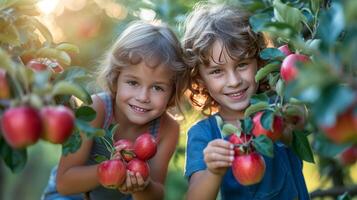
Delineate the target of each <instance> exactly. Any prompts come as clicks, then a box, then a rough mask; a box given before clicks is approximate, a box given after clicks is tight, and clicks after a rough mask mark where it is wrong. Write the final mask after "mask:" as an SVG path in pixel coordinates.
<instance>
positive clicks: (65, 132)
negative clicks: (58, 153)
mask: <svg viewBox="0 0 357 200" xmlns="http://www.w3.org/2000/svg"><path fill="white" fill-rule="evenodd" d="M40 114H41V118H42V123H43V133H42V138H43V139H44V140H47V141H49V142H51V143H54V144H62V143H63V142H65V141H66V140H67V139H68V137H69V136H70V135H71V134H72V132H73V128H74V114H73V112H72V110H71V109H69V108H67V107H65V106H46V107H43V108H42V109H41V112H40Z"/></svg>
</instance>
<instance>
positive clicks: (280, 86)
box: [275, 78, 285, 97]
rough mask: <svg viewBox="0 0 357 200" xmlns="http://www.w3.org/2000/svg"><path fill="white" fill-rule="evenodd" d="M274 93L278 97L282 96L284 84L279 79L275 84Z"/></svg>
mask: <svg viewBox="0 0 357 200" xmlns="http://www.w3.org/2000/svg"><path fill="white" fill-rule="evenodd" d="M275 91H276V93H277V94H278V95H279V97H283V96H284V91H285V84H284V81H283V80H281V79H280V78H279V80H278V82H277V83H276V86H275Z"/></svg>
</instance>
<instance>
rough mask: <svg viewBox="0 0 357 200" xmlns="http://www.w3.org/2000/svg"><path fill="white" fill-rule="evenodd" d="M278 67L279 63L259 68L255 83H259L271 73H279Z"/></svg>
mask: <svg viewBox="0 0 357 200" xmlns="http://www.w3.org/2000/svg"><path fill="white" fill-rule="evenodd" d="M280 65H281V63H280V62H272V63H269V64H267V65H265V66H264V67H263V68H260V69H259V70H258V72H257V74H256V75H255V82H259V81H260V80H262V79H263V78H265V77H266V76H267V75H268V74H269V73H271V72H274V71H279V69H280Z"/></svg>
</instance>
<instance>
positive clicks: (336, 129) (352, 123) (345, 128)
mask: <svg viewBox="0 0 357 200" xmlns="http://www.w3.org/2000/svg"><path fill="white" fill-rule="evenodd" d="M278 49H279V50H280V51H281V52H283V53H284V54H285V55H286V57H285V58H284V60H283V62H282V64H281V68H280V75H281V78H282V79H283V80H284V81H285V82H286V83H289V82H291V81H293V80H295V79H296V77H297V75H298V73H299V70H298V67H297V63H298V62H300V63H306V62H309V61H310V58H309V57H308V56H306V55H303V54H296V53H292V52H291V51H290V49H289V47H288V45H283V46H281V47H279V48H278ZM355 101H357V99H355ZM355 106H356V105H355V104H352V106H350V107H349V108H348V109H346V111H345V112H343V113H340V114H339V115H338V116H337V119H336V122H335V123H334V124H331V125H319V127H320V129H321V130H322V131H323V132H324V133H325V135H326V136H327V137H328V138H329V139H330V140H331V141H333V142H334V143H336V144H341V143H348V142H351V141H357V114H354V113H353V108H354V107H355Z"/></svg>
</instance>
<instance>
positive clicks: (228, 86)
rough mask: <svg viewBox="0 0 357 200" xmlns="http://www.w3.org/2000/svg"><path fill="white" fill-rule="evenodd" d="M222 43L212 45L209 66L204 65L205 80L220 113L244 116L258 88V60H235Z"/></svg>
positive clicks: (203, 78)
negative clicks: (256, 80) (256, 77)
mask: <svg viewBox="0 0 357 200" xmlns="http://www.w3.org/2000/svg"><path fill="white" fill-rule="evenodd" d="M222 48H223V47H222V43H221V42H220V41H216V42H215V43H214V44H213V47H212V56H211V58H210V64H209V66H204V65H201V66H200V68H199V73H200V76H201V78H202V84H203V85H204V86H205V87H206V89H207V90H208V92H209V94H210V96H211V97H212V98H213V99H214V100H215V101H216V102H217V103H218V104H219V105H220V110H219V113H220V115H221V116H222V117H223V118H224V119H225V120H236V119H238V118H239V119H240V118H243V116H244V110H245V109H246V108H247V107H248V106H249V100H250V98H251V96H252V95H253V94H255V92H256V88H257V83H256V82H255V74H256V72H257V60H256V59H254V58H251V59H244V60H238V61H237V60H233V59H232V58H231V57H230V56H229V54H228V53H227V51H226V49H225V48H223V52H222Z"/></svg>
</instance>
